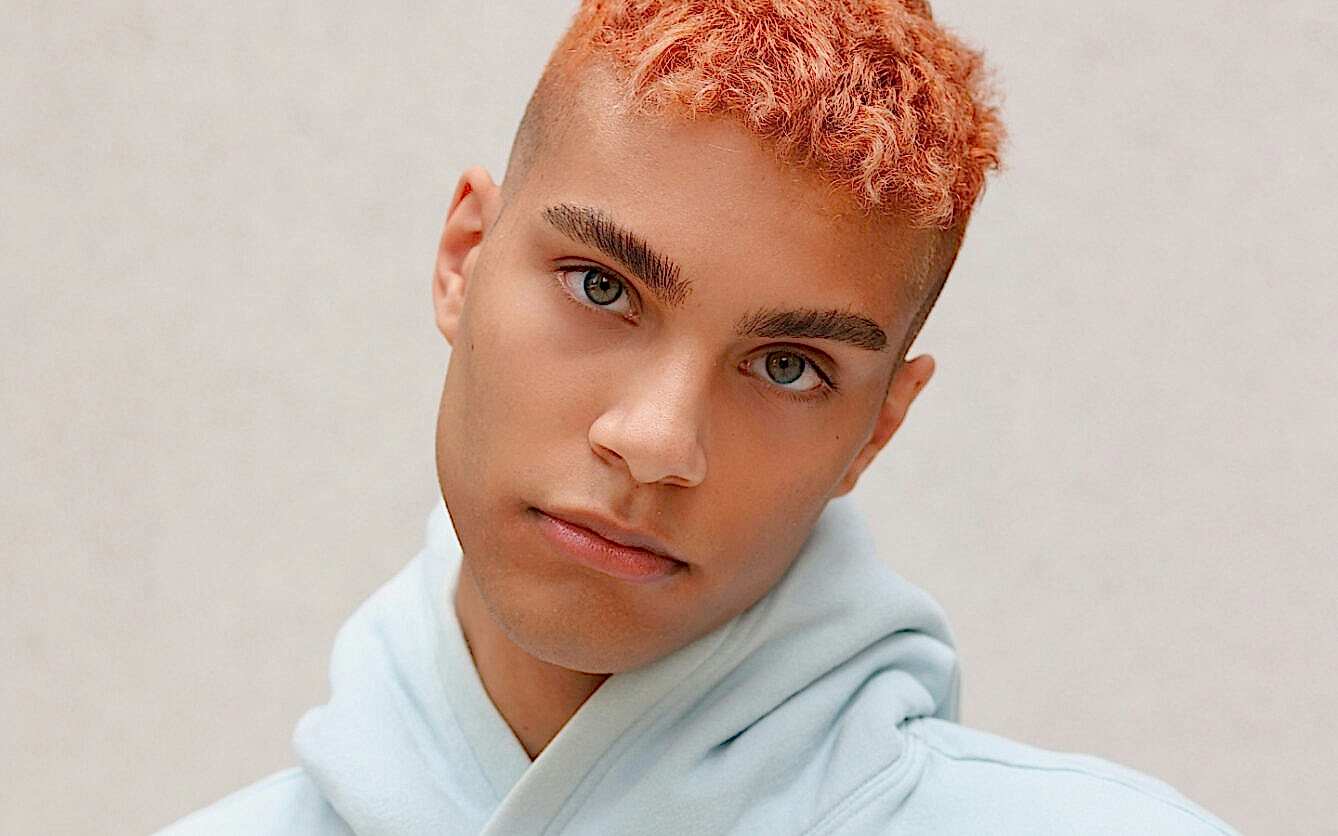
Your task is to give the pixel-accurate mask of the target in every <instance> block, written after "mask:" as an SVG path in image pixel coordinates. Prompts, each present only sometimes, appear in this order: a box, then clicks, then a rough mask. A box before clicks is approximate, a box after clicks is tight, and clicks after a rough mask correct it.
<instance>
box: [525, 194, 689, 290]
mask: <svg viewBox="0 0 1338 836" xmlns="http://www.w3.org/2000/svg"><path fill="white" fill-rule="evenodd" d="M543 216H544V220H546V221H548V222H549V223H550V224H552V225H553V226H554V227H555V228H556V229H557V230H558V231H559V232H561V233H562V234H563V235H566V236H567V237H568V238H570V239H572V240H573V241H577V242H580V243H582V244H585V245H586V246H590V247H594V248H595V249H597V250H599V251H600V252H602V253H604V255H606V256H608V257H609V258H611V259H613V260H615V261H618V262H621V263H622V264H623V265H624V266H625V267H627V269H629V270H631V271H632V272H633V273H636V274H637V276H638V277H640V279H641V280H642V281H643V282H645V283H646V286H647V287H649V288H650V290H651V292H652V293H654V294H655V295H656V296H658V297H659V298H660V301H662V302H663V303H664V304H665V305H667V306H668V307H671V308H676V307H678V306H679V305H681V304H683V300H684V299H686V298H687V297H688V293H689V292H690V290H691V287H692V283H691V282H689V281H687V280H685V279H683V278H682V275H681V273H682V271H681V270H679V267H678V264H677V263H675V262H674V260H673V259H672V258H669V257H668V256H667V255H664V254H663V253H660V252H658V251H657V250H655V248H653V247H651V245H650V244H648V243H646V239H644V238H642V237H641V236H639V235H637V234H636V233H635V232H632V231H631V230H629V229H626V228H625V227H622V226H619V225H618V224H617V223H615V222H614V220H613V219H612V218H610V217H609V216H608V215H607V214H605V213H604V212H603V211H601V210H599V209H596V208H593V207H590V206H579V205H577V204H574V203H559V204H557V205H556V206H549V207H548V208H546V209H544V210H543Z"/></svg>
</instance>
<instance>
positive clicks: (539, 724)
mask: <svg viewBox="0 0 1338 836" xmlns="http://www.w3.org/2000/svg"><path fill="white" fill-rule="evenodd" d="M461 570H462V571H461V573H460V578H459V581H458V583H457V584H456V588H455V601H454V605H455V614H456V617H457V618H458V619H459V621H460V629H461V631H462V632H463V633H464V637H465V644H467V645H468V646H469V653H470V656H472V657H473V659H474V667H475V668H476V669H477V670H478V673H479V679H480V680H482V682H483V688H484V690H485V691H487V692H488V697H489V698H490V699H491V700H492V703H493V705H494V706H495V707H496V708H497V711H498V712H499V713H500V714H501V715H502V719H504V720H506V724H507V725H508V726H510V727H511V731H512V733H513V734H515V736H516V739H517V740H519V741H520V744H521V746H523V747H524V748H525V752H526V754H528V755H529V756H530V759H531V760H533V759H534V758H537V757H538V756H539V753H540V752H542V751H543V750H544V747H546V746H547V745H548V743H549V741H551V740H552V739H553V738H554V737H556V736H557V733H558V731H560V730H561V729H562V727H563V726H564V725H566V724H567V721H568V720H570V719H571V716H572V715H573V714H575V713H576V710H577V709H578V708H580V707H581V705H582V704H583V703H584V702H585V701H586V700H587V699H589V698H590V695H591V694H593V693H594V692H595V689H597V688H599V686H600V685H602V684H603V683H604V680H605V679H608V677H609V675H608V674H590V673H582V672H580V671H573V670H570V669H568V668H563V667H559V666H557V665H553V664H550V663H548V662H545V661H543V660H542V659H536V658H535V657H533V656H531V655H530V654H529V653H527V652H525V650H524V649H522V648H521V647H520V646H519V645H517V644H515V643H514V642H512V641H511V639H510V638H509V637H508V636H507V635H506V633H505V632H504V631H503V630H502V628H501V627H500V626H499V625H498V624H497V622H496V621H495V620H493V618H492V615H491V614H490V613H489V612H488V609H487V607H486V606H485V605H484V603H483V599H482V598H480V597H479V593H478V588H477V587H476V586H475V585H474V582H473V579H472V578H470V577H469V573H468V572H467V571H464V567H463V566H462V567H461Z"/></svg>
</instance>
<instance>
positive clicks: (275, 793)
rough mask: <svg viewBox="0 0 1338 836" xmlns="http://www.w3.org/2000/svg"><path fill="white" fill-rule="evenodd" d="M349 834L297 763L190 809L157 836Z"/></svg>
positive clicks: (305, 835) (341, 835) (304, 835)
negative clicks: (209, 803) (200, 806)
mask: <svg viewBox="0 0 1338 836" xmlns="http://www.w3.org/2000/svg"><path fill="white" fill-rule="evenodd" d="M232 833H245V834H254V835H255V836H264V834H271V833H272V834H280V833H283V834H299V836H307V834H311V836H316V834H320V835H321V836H324V834H340V836H344V834H351V833H352V831H350V830H349V829H348V827H347V826H346V825H345V824H344V822H343V820H342V819H340V818H339V816H338V814H336V813H335V811H334V810H333V809H332V808H331V807H330V805H329V803H328V802H326V800H325V799H324V797H322V795H321V793H320V791H319V790H318V789H317V788H316V785H315V784H313V783H312V781H311V779H310V778H309V777H308V776H307V774H306V773H305V772H303V771H302V769H301V768H299V767H292V768H290V769H285V770H283V771H282V772H276V773H274V774H273V775H270V776H269V777H267V778H263V779H261V780H259V781H257V782H256V783H254V784H251V785H250V786H246V787H243V788H242V789H239V790H237V791H236V792H234V793H232V794H231V795H228V796H225V797H224V798H222V799H220V800H218V801H216V802H214V803H213V804H211V805H209V806H208V807H204V808H202V809H200V810H197V811H195V812H194V813H191V814H190V815H188V816H186V817H185V818H183V819H180V820H178V821H176V822H174V823H173V824H171V825H169V826H168V827H166V828H164V829H163V830H160V831H159V832H158V834H157V836H215V834H219V835H220V836H221V834H232Z"/></svg>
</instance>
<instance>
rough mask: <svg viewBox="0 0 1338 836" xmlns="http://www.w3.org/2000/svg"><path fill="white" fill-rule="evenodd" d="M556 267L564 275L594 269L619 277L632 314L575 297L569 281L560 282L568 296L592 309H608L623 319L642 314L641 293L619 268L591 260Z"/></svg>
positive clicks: (634, 317) (612, 276)
mask: <svg viewBox="0 0 1338 836" xmlns="http://www.w3.org/2000/svg"><path fill="white" fill-rule="evenodd" d="M554 269H555V270H556V272H558V273H560V274H563V275H564V276H565V275H566V274H568V273H585V272H589V271H591V270H594V271H595V272H597V273H603V274H604V275H606V276H608V277H610V278H613V279H617V280H618V281H619V282H621V283H622V286H623V292H624V293H626V294H627V297H628V300H629V302H630V303H631V306H632V308H633V311H632V312H631V313H630V314H621V312H619V311H615V310H613V309H611V308H607V307H604V306H601V305H596V304H594V303H593V302H583V301H581V300H580V299H577V298H575V296H574V295H573V294H572V291H571V289H570V288H569V287H568V286H567V283H566V282H565V281H561V282H560V283H561V285H562V291H563V292H564V293H566V294H567V296H568V297H569V298H571V300H572V301H573V302H575V303H576V304H578V305H580V306H582V307H585V308H590V309H591V310H595V311H599V310H606V311H609V312H610V313H613V314H618V315H621V316H622V318H623V319H636V318H637V317H639V316H640V315H641V294H640V293H639V292H638V291H637V289H636V287H635V285H634V284H633V283H632V282H631V281H629V280H628V279H626V278H624V277H623V275H622V274H621V273H619V272H618V271H617V270H613V269H610V268H608V267H605V266H603V265H601V264H593V263H590V262H577V263H575V264H558V265H557V266H556V267H555V268H554Z"/></svg>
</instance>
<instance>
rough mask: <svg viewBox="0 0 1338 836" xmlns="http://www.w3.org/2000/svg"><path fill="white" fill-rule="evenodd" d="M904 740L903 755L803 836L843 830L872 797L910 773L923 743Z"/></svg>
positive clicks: (825, 813)
mask: <svg viewBox="0 0 1338 836" xmlns="http://www.w3.org/2000/svg"><path fill="white" fill-rule="evenodd" d="M903 738H904V739H905V740H906V744H907V745H906V748H905V749H904V750H903V751H902V752H901V754H899V755H898V756H897V757H896V758H894V759H893V760H891V761H890V762H888V763H886V764H884V765H883V766H882V767H881V768H880V769H878V770H877V771H876V772H874V773H873V774H872V775H870V776H869V777H868V778H866V779H864V781H862V782H861V783H860V784H859V785H858V786H856V787H855V788H854V789H852V790H851V791H850V792H848V793H846V794H845V795H844V796H843V797H842V798H841V799H840V800H839V801H837V802H836V803H835V804H833V805H832V806H831V807H829V808H828V809H826V810H824V811H823V812H822V813H821V814H820V815H819V817H818V818H817V819H816V820H815V821H814V822H813V823H812V824H810V825H808V826H807V827H805V828H803V829H802V830H800V831H799V832H800V833H802V834H803V836H813V834H820V833H831V832H833V829H834V828H836V827H839V826H840V825H841V824H843V823H845V822H846V821H848V820H849V819H850V818H851V816H854V815H855V814H856V813H858V812H859V811H860V810H863V809H864V808H865V807H867V806H868V805H869V804H870V803H871V802H872V798H869V796H873V797H875V798H876V797H877V795H876V793H877V791H879V790H881V789H883V787H884V786H885V785H887V784H890V783H892V782H894V781H896V780H898V779H900V778H902V777H903V776H904V775H905V774H906V773H908V772H910V771H911V769H912V768H913V767H914V766H915V763H916V762H917V761H918V760H919V758H920V755H921V753H920V752H919V751H917V749H916V744H917V743H918V742H919V741H918V739H916V738H911V737H909V736H906V735H903Z"/></svg>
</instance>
